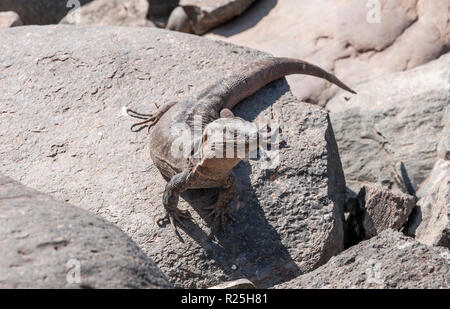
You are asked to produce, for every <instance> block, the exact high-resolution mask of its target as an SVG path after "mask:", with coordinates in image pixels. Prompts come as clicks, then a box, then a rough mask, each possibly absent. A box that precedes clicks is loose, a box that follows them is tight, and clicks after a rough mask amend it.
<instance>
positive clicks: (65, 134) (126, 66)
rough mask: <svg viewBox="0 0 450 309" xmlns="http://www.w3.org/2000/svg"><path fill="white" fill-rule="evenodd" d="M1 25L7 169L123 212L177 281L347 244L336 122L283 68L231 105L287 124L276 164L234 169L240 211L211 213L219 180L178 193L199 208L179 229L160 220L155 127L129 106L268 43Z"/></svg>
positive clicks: (199, 81) (214, 279) (253, 273)
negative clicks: (292, 85)
mask: <svg viewBox="0 0 450 309" xmlns="http://www.w3.org/2000/svg"><path fill="white" fill-rule="evenodd" d="M26 34H27V35H26ZM0 35H1V36H2V40H1V41H0V49H2V50H4V52H3V53H1V54H0V65H1V67H0V71H1V74H2V82H1V83H0V131H1V132H8V134H2V135H0V144H2V147H1V148H0V171H3V172H4V173H6V174H8V175H11V176H12V177H16V178H20V180H21V181H22V182H23V183H25V184H27V185H29V186H32V187H35V188H38V189H39V190H41V191H44V192H48V193H50V194H51V195H52V196H54V197H55V198H58V199H61V200H68V201H70V203H72V204H74V205H77V206H80V207H85V208H87V209H89V210H91V211H92V212H94V213H97V214H100V215H102V216H103V217H105V218H107V219H108V220H109V221H111V222H113V223H116V224H117V225H118V226H119V227H120V228H122V230H124V231H125V232H126V233H127V234H128V235H130V236H131V238H132V239H133V240H134V241H135V242H136V243H138V244H139V245H140V246H141V248H142V249H143V251H144V252H145V253H147V254H148V256H149V257H151V258H152V259H153V260H154V261H155V262H156V264H157V265H158V266H159V267H160V268H161V270H162V271H163V272H164V273H165V274H167V276H168V277H169V279H170V281H171V282H172V283H173V284H174V285H175V286H176V287H210V286H213V285H216V284H219V283H221V282H225V281H229V280H234V279H239V278H248V279H249V280H251V281H252V282H254V284H255V285H256V286H258V287H267V286H270V285H272V284H274V283H277V282H282V281H286V280H288V279H290V278H294V277H295V276H296V275H298V274H300V273H303V272H307V271H310V270H312V269H314V268H317V267H319V266H320V265H322V264H324V263H325V262H326V261H327V260H328V259H329V258H331V257H332V256H333V255H335V254H337V253H339V252H340V251H341V250H342V249H343V227H342V220H343V203H344V193H345V182H344V177H343V172H342V167H341V164H340V160H339V154H338V152H337V146H336V143H335V140H334V136H333V130H332V128H331V125H330V123H329V120H328V117H327V113H326V112H325V111H324V110H322V109H320V108H318V107H316V106H313V105H310V104H305V103H301V102H299V101H298V100H296V99H295V98H294V97H293V96H292V94H291V93H290V92H289V87H288V86H287V84H286V82H285V81H284V80H279V81H276V82H274V83H271V84H270V85H268V86H267V87H264V88H263V89H262V90H261V91H259V92H258V93H257V94H255V95H254V96H252V97H251V98H249V99H247V100H245V101H244V102H242V103H241V104H240V105H239V106H238V107H237V108H236V109H235V110H234V111H235V113H236V114H237V115H239V116H241V117H243V118H245V119H248V120H253V119H255V121H258V122H262V121H263V120H264V119H269V120H271V121H272V124H273V125H276V123H279V124H280V126H281V130H282V133H281V139H282V141H281V143H280V144H281V146H280V148H281V149H280V157H281V159H280V164H279V165H278V166H277V165H275V166H274V167H273V168H269V167H270V166H267V167H265V166H264V164H266V165H267V163H271V162H273V161H266V160H263V159H262V160H259V161H253V160H250V161H249V162H242V163H241V164H239V165H238V166H237V167H236V169H235V170H234V172H235V173H236V174H237V178H238V194H237V196H236V199H235V201H234V203H233V204H232V205H231V211H232V213H233V215H234V216H235V217H236V218H237V222H236V223H234V224H229V225H228V226H227V227H226V229H225V231H224V232H219V231H217V230H216V229H215V228H212V227H211V225H212V222H211V221H210V219H209V218H208V219H207V220H205V219H204V217H205V216H206V215H207V212H205V211H204V210H202V209H201V208H202V207H203V206H206V205H209V204H211V203H213V202H214V201H215V194H216V193H217V191H215V190H198V191H193V192H188V193H186V194H185V195H183V196H182V197H183V198H182V199H181V201H180V208H186V209H188V210H189V211H190V212H191V214H192V217H193V218H192V222H190V223H187V226H186V228H185V229H184V230H182V231H181V236H182V238H183V240H184V242H180V241H179V240H178V238H177V237H176V236H175V234H174V233H173V231H172V229H171V227H170V225H168V226H165V227H159V226H158V225H157V224H156V222H155V221H156V219H157V218H159V217H161V216H163V215H164V209H163V206H162V193H163V191H164V187H165V185H166V181H165V180H164V179H163V178H162V176H161V175H160V173H159V172H158V170H157V168H156V167H155V166H154V165H153V164H152V161H151V159H150V155H149V150H148V147H149V143H148V134H147V133H146V132H144V131H142V132H140V133H139V134H136V133H132V132H130V130H129V128H130V126H131V124H133V123H134V120H133V119H131V118H129V117H127V116H124V114H123V111H124V108H125V106H127V107H130V108H133V109H135V110H138V111H141V112H146V111H148V110H150V109H152V108H153V104H155V103H156V104H161V103H163V102H165V101H167V100H171V99H182V98H184V97H185V96H186V95H189V94H192V93H193V92H195V91H197V90H198V89H200V88H201V87H203V86H204V85H205V83H209V82H210V81H211V80H214V79H216V78H218V77H220V76H223V74H226V73H227V72H231V71H232V70H235V69H236V68H238V67H240V66H242V65H245V64H248V63H250V62H253V61H255V60H257V59H261V58H263V57H267V55H266V54H264V53H262V52H259V51H255V50H249V49H246V48H243V47H239V46H234V45H231V44H227V43H224V42H214V41H212V40H208V39H205V38H201V37H196V36H192V35H186V34H182V33H178V32H173V31H164V30H159V29H156V28H140V27H138V28H129V27H83V26H80V27H72V26H47V27H26V29H21V27H19V28H10V29H7V30H3V31H2V33H1V34H0ZM67 38H70V40H69V39H67ZM74 41H75V42H77V44H73V42H74ZM13 42H14V44H13ZM29 42H33V44H30V43H29ZM3 46H4V47H5V48H3ZM24 46H26V48H24ZM6 47H8V48H6ZM17 72H20V73H21V74H18V73H17ZM125 115H126V114H125ZM274 159H276V157H274ZM274 161H275V160H274Z"/></svg>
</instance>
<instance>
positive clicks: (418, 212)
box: [403, 205, 422, 237]
mask: <svg viewBox="0 0 450 309" xmlns="http://www.w3.org/2000/svg"><path fill="white" fill-rule="evenodd" d="M421 222H422V209H421V208H420V206H418V205H416V206H414V208H413V210H412V211H411V214H410V215H409V218H408V222H406V223H405V226H404V227H403V234H405V235H406V236H410V237H416V230H417V228H418V227H419V225H420V223H421Z"/></svg>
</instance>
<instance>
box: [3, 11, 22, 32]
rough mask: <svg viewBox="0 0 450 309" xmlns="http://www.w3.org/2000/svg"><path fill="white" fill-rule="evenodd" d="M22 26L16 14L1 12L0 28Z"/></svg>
mask: <svg viewBox="0 0 450 309" xmlns="http://www.w3.org/2000/svg"><path fill="white" fill-rule="evenodd" d="M16 26H22V20H20V17H19V15H17V13H16V12H11V11H10V12H0V28H9V27H16Z"/></svg>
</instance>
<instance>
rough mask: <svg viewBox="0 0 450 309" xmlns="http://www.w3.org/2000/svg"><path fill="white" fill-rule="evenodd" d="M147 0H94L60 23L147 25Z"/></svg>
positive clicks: (148, 23) (148, 22) (150, 23)
mask: <svg viewBox="0 0 450 309" xmlns="http://www.w3.org/2000/svg"><path fill="white" fill-rule="evenodd" d="M148 7H149V5H148V1H147V0H95V1H93V2H91V3H88V4H86V5H84V6H82V7H80V8H79V9H77V10H75V11H74V12H71V13H70V14H69V15H67V16H66V17H64V18H63V19H62V20H61V21H60V23H61V24H72V25H99V26H149V27H152V26H153V27H154V26H155V25H154V24H153V23H152V22H151V21H150V20H148V19H147V14H148Z"/></svg>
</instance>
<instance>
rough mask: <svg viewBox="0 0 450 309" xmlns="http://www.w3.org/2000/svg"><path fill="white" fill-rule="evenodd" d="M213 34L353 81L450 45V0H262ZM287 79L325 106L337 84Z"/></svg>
mask: <svg viewBox="0 0 450 309" xmlns="http://www.w3.org/2000/svg"><path fill="white" fill-rule="evenodd" d="M378 3H379V4H380V6H378V5H377V4H378ZM378 12H379V13H380V14H378ZM378 16H379V19H378ZM378 21H379V23H378ZM274 25H277V26H276V27H274ZM208 36H209V37H213V38H218V39H223V40H227V41H229V42H231V43H235V44H239V45H243V46H247V47H251V48H256V49H259V50H262V51H265V52H269V53H271V54H273V55H275V56H288V57H294V58H299V59H303V60H308V61H311V62H313V63H316V64H318V65H320V66H322V67H324V68H326V69H328V70H330V71H332V72H334V73H335V74H337V76H339V78H340V79H341V80H343V81H345V82H346V83H347V84H348V85H349V86H355V84H357V83H360V82H362V81H364V80H368V79H372V78H376V77H378V76H382V75H385V74H387V73H391V72H398V71H404V70H407V69H411V68H413V67H416V66H418V65H421V64H424V63H427V62H429V61H430V60H432V59H435V58H438V57H439V56H440V55H441V54H443V53H445V51H448V50H449V37H450V19H449V1H448V0H433V1H429V0H379V1H378V0H376V1H372V0H369V1H361V0H323V1H298V0H283V1H276V0H260V1H258V2H257V3H255V5H253V6H252V7H251V8H250V9H249V10H248V11H247V12H245V13H244V14H243V15H242V16H241V17H239V18H237V19H236V20H235V21H233V22H230V23H229V24H227V25H224V26H222V27H220V28H216V29H215V30H214V31H213V32H212V33H211V34H208ZM418 42H420V44H418ZM287 80H288V83H289V85H290V86H291V89H292V92H293V93H294V95H296V96H297V97H298V98H300V99H309V100H310V101H312V102H318V103H320V104H321V105H324V104H325V103H326V101H328V100H329V99H330V98H332V97H333V96H334V95H335V93H336V92H337V91H338V89H337V88H335V87H332V88H330V87H329V84H328V83H326V82H324V81H321V80H317V79H314V78H312V77H300V76H291V77H288V78H287Z"/></svg>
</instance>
